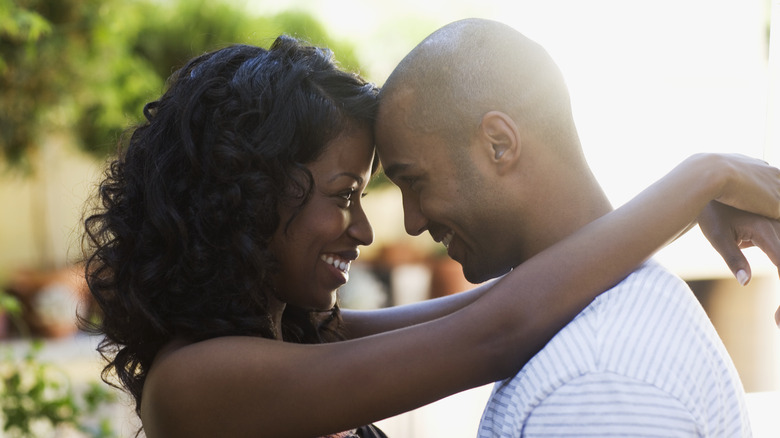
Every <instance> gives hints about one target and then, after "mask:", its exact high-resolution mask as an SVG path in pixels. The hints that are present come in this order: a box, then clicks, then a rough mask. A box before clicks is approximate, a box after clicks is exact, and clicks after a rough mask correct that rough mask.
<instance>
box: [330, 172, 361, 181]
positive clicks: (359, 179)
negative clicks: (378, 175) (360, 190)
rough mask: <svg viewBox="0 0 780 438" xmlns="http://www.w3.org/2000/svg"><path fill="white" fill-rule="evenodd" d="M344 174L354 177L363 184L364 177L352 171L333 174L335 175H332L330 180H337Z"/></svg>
mask: <svg viewBox="0 0 780 438" xmlns="http://www.w3.org/2000/svg"><path fill="white" fill-rule="evenodd" d="M342 176H348V177H350V178H352V179H354V180H355V181H357V183H358V184H363V177H362V176H360V175H357V174H354V173H352V172H341V173H337V174H336V175H333V177H331V178H330V179H329V180H328V182H333V181H336V180H337V179H339V178H341V177H342Z"/></svg>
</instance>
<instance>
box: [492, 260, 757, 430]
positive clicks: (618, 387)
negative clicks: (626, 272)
mask: <svg viewBox="0 0 780 438" xmlns="http://www.w3.org/2000/svg"><path fill="white" fill-rule="evenodd" d="M744 395H745V394H744V389H743V388H742V383H741V382H740V380H739V376H738V375H737V372H736V369H735V368H734V364H733V363H732V361H731V359H730V358H729V356H728V353H727V352H726V349H725V347H724V346H723V343H722V342H721V340H720V338H719V337H718V334H717V333H716V332H715V328H714V327H713V326H712V323H711V322H710V320H709V319H708V317H707V315H706V314H705V313H704V309H702V307H701V305H700V304H699V302H698V301H697V300H696V298H695V297H694V296H693V293H692V292H691V291H690V289H689V288H688V287H687V285H686V284H685V283H684V282H683V281H682V280H681V279H680V278H678V277H676V276H675V275H673V274H671V273H670V272H668V271H667V270H665V269H664V268H662V267H661V266H660V265H658V264H657V263H655V262H648V263H646V264H645V265H644V266H642V267H641V268H640V269H638V270H637V271H635V272H634V273H633V274H631V275H630V276H629V277H628V278H626V279H625V280H624V281H623V282H621V283H620V284H618V285H617V286H615V287H614V288H612V289H610V290H608V291H607V292H604V293H603V294H601V295H600V296H599V297H597V298H596V299H595V300H594V301H593V302H592V303H591V304H590V305H589V306H588V307H587V308H586V309H585V310H583V311H582V312H581V313H580V314H579V315H578V316H577V317H576V318H575V319H574V320H573V321H572V322H571V323H569V325H567V326H566V327H565V328H564V329H562V330H561V331H560V332H558V334H557V335H556V336H555V337H554V338H553V339H552V340H551V341H550V342H549V343H548V344H547V346H545V348H544V349H543V350H542V351H540V352H539V353H538V354H537V355H536V356H534V357H533V358H532V359H531V360H530V361H529V362H528V363H527V364H526V366H525V367H523V369H522V370H520V372H518V373H517V374H516V375H515V376H514V377H512V378H510V379H507V380H505V381H502V382H497V383H496V385H495V387H494V389H493V394H492V396H491V398H490V400H489V401H488V404H487V406H486V407H485V411H484V413H483V414H482V420H481V422H480V426H479V434H478V436H479V438H489V437H547V436H556V437H560V436H577V437H663V438H669V437H692V436H693V437H727V438H733V437H748V436H751V432H750V424H749V422H748V416H747V410H746V405H745V397H744Z"/></svg>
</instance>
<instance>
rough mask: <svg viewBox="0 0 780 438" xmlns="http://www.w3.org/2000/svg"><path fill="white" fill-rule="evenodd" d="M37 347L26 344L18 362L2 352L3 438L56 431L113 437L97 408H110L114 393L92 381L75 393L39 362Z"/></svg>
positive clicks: (60, 373)
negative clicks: (24, 351) (28, 346)
mask: <svg viewBox="0 0 780 438" xmlns="http://www.w3.org/2000/svg"><path fill="white" fill-rule="evenodd" d="M41 347H42V344H41V343H40V342H33V343H31V347H30V349H29V351H28V352H27V353H26V354H25V355H24V356H23V357H22V358H17V357H14V354H13V353H12V351H10V350H8V351H5V352H4V358H3V360H2V361H0V393H2V394H3V397H2V398H0V407H2V418H1V419H2V420H3V429H2V430H3V432H4V433H5V434H7V435H4V436H8V437H9V438H23V437H25V438H26V437H36V436H41V435H43V434H48V433H50V432H51V431H54V430H57V429H58V428H62V427H68V428H70V429H71V430H75V431H78V432H80V433H81V436H85V437H94V438H98V437H99V438H110V437H116V436H118V435H117V434H116V432H115V431H114V429H113V427H112V424H111V421H110V419H108V418H107V417H105V416H103V417H101V416H100V410H101V409H100V408H101V407H102V406H105V405H107V404H111V403H114V402H115V400H116V396H115V394H114V393H113V392H110V391H109V390H107V389H106V387H105V386H104V385H102V384H100V383H97V382H95V383H91V384H90V385H89V387H88V388H87V389H86V390H84V391H82V392H81V393H80V394H77V393H76V392H75V391H74V389H73V388H72V386H71V383H70V380H69V379H68V377H67V375H66V374H65V373H64V372H63V371H62V370H61V369H59V368H57V367H56V366H54V365H52V364H50V363H46V362H43V361H41V360H39V358H38V356H39V353H40V350H41Z"/></svg>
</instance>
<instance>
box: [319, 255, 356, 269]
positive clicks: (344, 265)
mask: <svg viewBox="0 0 780 438" xmlns="http://www.w3.org/2000/svg"><path fill="white" fill-rule="evenodd" d="M320 259H321V260H322V261H323V262H325V263H327V264H329V265H332V266H333V267H334V268H336V269H338V270H339V271H341V272H344V273H347V272H349V264H350V261H349V260H343V259H341V258H338V257H336V256H334V255H325V254H323V255H321V256H320Z"/></svg>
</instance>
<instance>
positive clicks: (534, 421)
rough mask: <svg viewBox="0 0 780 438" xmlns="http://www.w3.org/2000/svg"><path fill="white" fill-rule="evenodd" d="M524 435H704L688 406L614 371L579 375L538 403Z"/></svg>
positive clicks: (660, 391) (658, 390) (527, 421)
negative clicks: (613, 372)
mask: <svg viewBox="0 0 780 438" xmlns="http://www.w3.org/2000/svg"><path fill="white" fill-rule="evenodd" d="M521 435H522V436H523V437H534V438H536V437H552V436H555V437H618V436H619V437H663V438H670V437H692V436H701V431H700V430H698V427H697V422H696V421H695V418H694V417H693V415H692V413H691V412H690V410H689V409H687V408H686V407H685V406H684V405H683V404H682V403H681V402H680V401H679V400H678V399H676V398H674V397H672V396H671V395H670V394H668V393H667V392H665V391H662V390H660V389H658V388H656V387H655V386H652V385H649V384H647V383H644V382H641V381H637V380H634V379H630V378H627V377H624V376H620V375H617V374H612V373H594V374H587V375H585V376H580V377H578V378H575V379H573V380H571V381H569V382H566V383H565V384H563V385H562V386H560V387H558V388H557V389H556V390H555V391H554V392H552V393H551V394H550V395H549V396H548V397H546V398H545V399H544V400H542V401H541V402H540V403H539V404H537V405H536V406H535V407H534V408H533V410H532V411H531V413H530V415H528V417H527V418H526V421H525V423H524V424H523V430H522V433H521Z"/></svg>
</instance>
